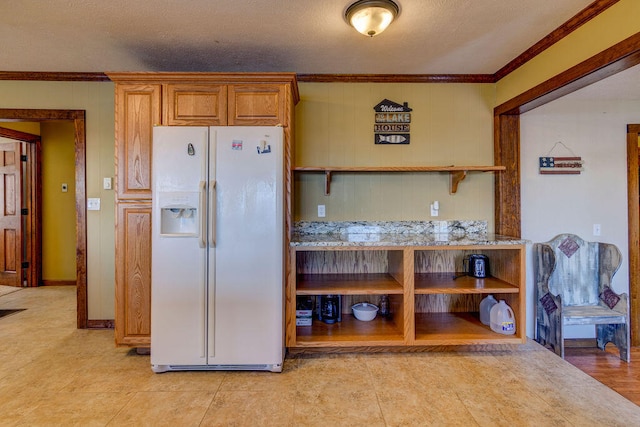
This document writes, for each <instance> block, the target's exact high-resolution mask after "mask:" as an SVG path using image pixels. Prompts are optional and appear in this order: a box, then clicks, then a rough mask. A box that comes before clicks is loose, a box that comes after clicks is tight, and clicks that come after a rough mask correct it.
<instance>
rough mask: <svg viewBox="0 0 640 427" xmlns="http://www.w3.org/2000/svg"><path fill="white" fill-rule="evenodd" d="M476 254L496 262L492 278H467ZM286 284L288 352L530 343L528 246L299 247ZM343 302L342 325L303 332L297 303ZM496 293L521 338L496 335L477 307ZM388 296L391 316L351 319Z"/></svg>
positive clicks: (491, 266) (322, 325)
mask: <svg viewBox="0 0 640 427" xmlns="http://www.w3.org/2000/svg"><path fill="white" fill-rule="evenodd" d="M473 253H482V254H485V255H487V256H488V257H489V272H490V274H491V276H489V277H486V278H483V279H478V278H474V277H470V276H467V275H464V274H463V273H461V271H462V269H463V259H464V258H465V257H467V256H468V255H470V254H473ZM290 260H291V263H292V264H291V268H290V276H289V281H288V283H287V292H286V294H287V300H288V301H287V313H286V325H287V326H286V332H287V337H286V341H287V347H289V348H290V349H294V350H295V349H296V348H298V349H302V348H305V349H309V348H323V347H335V348H343V349H345V348H350V347H351V348H355V347H371V348H374V347H389V348H392V347H393V348H398V349H400V350H401V349H402V348H410V347H415V346H421V347H424V346H456V345H484V344H522V343H525V342H526V331H525V329H526V327H525V325H526V323H525V322H526V319H525V297H526V293H525V267H524V266H525V264H524V262H525V245H524V244H515V245H514V244H499V245H491V244H489V245H466V246H456V245H450V246H427V247H413V246H408V247H398V246H387V247H375V246H348V247H344V246H333V247H312V246H306V247H301V246H293V247H292V248H291V254H290ZM328 294H338V295H342V300H343V303H342V316H343V320H342V322H339V323H335V324H325V323H323V322H322V321H320V320H317V319H315V318H314V320H313V325H312V326H296V319H295V307H296V298H297V297H298V296H312V297H313V296H315V297H316V298H317V299H318V301H319V299H320V296H322V295H328ZM488 294H493V295H494V296H495V298H496V299H498V300H500V299H503V300H505V302H506V303H507V304H509V305H510V306H511V308H512V309H513V311H514V314H515V317H516V333H515V334H514V335H503V334H499V333H496V332H493V331H492V330H491V329H490V328H489V326H486V325H483V324H482V323H481V322H480V319H479V314H478V307H479V304H480V301H481V300H482V298H484V296H486V295H488ZM381 295H388V296H389V300H390V303H391V315H390V317H388V318H381V317H379V316H378V317H376V319H374V320H373V321H371V322H361V321H358V320H357V319H355V318H354V317H353V315H352V314H351V306H352V305H353V304H355V303H357V302H360V301H369V302H372V303H375V304H377V303H378V300H379V297H380V296H381Z"/></svg>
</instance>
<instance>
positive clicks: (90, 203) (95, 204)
mask: <svg viewBox="0 0 640 427" xmlns="http://www.w3.org/2000/svg"><path fill="white" fill-rule="evenodd" d="M87 210H88V211H99V210H100V199H99V198H89V199H87Z"/></svg>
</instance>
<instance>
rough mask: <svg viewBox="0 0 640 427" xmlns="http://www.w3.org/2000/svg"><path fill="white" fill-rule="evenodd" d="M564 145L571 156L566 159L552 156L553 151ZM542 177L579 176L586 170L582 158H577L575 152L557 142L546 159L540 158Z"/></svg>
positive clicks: (539, 165)
mask: <svg viewBox="0 0 640 427" xmlns="http://www.w3.org/2000/svg"><path fill="white" fill-rule="evenodd" d="M558 145H562V146H563V147H564V148H565V149H566V150H567V151H568V152H569V153H570V154H571V155H570V156H565V157H557V156H551V153H552V152H553V150H554V149H555V148H556V147H557V146H558ZM538 159H539V164H538V167H539V172H540V175H579V174H580V172H582V171H583V170H584V168H583V167H582V165H583V164H584V161H583V160H582V157H580V156H576V155H575V153H574V152H573V151H571V149H570V148H569V147H567V146H566V145H564V144H563V143H562V142H560V141H558V142H556V143H555V144H554V145H553V147H552V148H551V150H549V152H548V153H547V155H546V156H545V157H539V158H538Z"/></svg>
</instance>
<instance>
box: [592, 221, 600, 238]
mask: <svg viewBox="0 0 640 427" xmlns="http://www.w3.org/2000/svg"><path fill="white" fill-rule="evenodd" d="M593 235H594V236H599V235H600V224H593Z"/></svg>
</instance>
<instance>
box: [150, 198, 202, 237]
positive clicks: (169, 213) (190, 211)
mask: <svg viewBox="0 0 640 427" xmlns="http://www.w3.org/2000/svg"><path fill="white" fill-rule="evenodd" d="M198 197H199V193H197V192H179V193H178V192H172V193H160V195H159V203H158V204H159V207H160V235H162V236H174V237H195V236H198V234H199V231H200V230H199V228H198V227H199V224H200V221H199V218H200V206H199V198H198Z"/></svg>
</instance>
